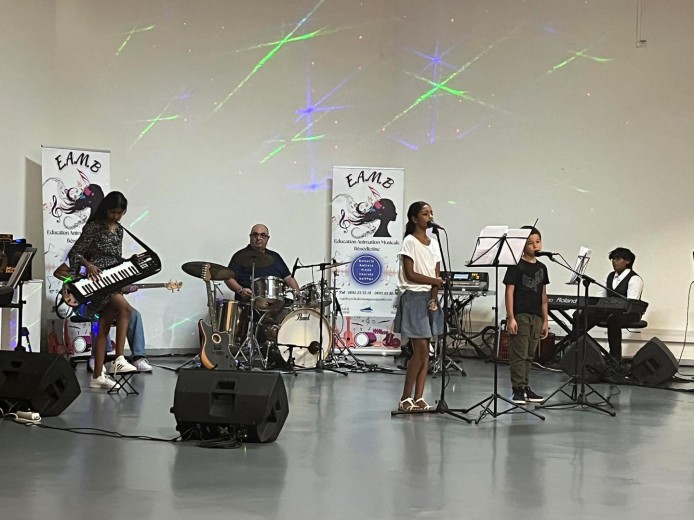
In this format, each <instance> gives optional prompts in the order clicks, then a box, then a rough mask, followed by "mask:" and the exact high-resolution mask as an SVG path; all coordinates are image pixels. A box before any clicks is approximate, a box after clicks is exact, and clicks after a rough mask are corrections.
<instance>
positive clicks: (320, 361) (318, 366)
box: [297, 262, 349, 376]
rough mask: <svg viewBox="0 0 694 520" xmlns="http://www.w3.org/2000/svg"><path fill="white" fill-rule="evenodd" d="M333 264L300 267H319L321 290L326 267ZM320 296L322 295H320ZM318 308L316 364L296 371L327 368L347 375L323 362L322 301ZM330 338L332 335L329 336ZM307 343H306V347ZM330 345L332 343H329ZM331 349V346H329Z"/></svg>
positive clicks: (313, 370) (322, 263)
mask: <svg viewBox="0 0 694 520" xmlns="http://www.w3.org/2000/svg"><path fill="white" fill-rule="evenodd" d="M331 265H333V263H332V262H321V263H319V264H311V265H302V266H301V268H302V269H308V268H313V267H318V268H319V269H320V287H321V291H322V290H323V287H324V286H325V271H326V269H329V268H330V266H331ZM320 296H321V297H322V295H320ZM319 304H320V306H319V308H320V310H319V311H318V312H319V313H320V319H319V320H318V343H319V344H320V345H319V350H318V361H316V366H315V367H310V368H302V367H299V368H298V369H297V371H298V372H318V373H322V372H323V370H329V371H330V372H335V373H336V374H340V375H343V376H346V375H349V374H348V373H347V372H343V371H341V370H337V369H336V368H332V367H326V366H325V363H324V362H323V322H324V321H326V320H325V311H324V305H323V302H322V301H320V302H319ZM330 339H331V340H332V336H331V338H330ZM308 346H309V345H306V347H308ZM331 346H332V343H331ZM331 350H332V348H331ZM330 355H332V352H330Z"/></svg>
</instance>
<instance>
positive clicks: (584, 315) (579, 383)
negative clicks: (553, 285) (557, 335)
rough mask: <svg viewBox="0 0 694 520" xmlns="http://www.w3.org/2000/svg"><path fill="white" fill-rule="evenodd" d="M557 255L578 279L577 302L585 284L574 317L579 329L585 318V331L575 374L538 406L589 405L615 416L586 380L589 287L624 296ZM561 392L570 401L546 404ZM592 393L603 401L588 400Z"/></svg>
mask: <svg viewBox="0 0 694 520" xmlns="http://www.w3.org/2000/svg"><path fill="white" fill-rule="evenodd" d="M555 256H559V257H560V258H561V259H562V260H564V258H563V257H562V256H561V255H554V254H550V255H549V259H550V260H551V261H552V262H554V263H555V264H557V265H560V266H561V267H563V268H564V269H568V270H569V271H571V272H572V273H573V274H572V276H571V279H574V278H575V279H576V284H577V285H576V295H577V299H576V301H577V302H580V301H581V297H580V294H581V287H580V285H579V284H578V281H579V280H580V282H581V283H582V284H583V286H584V288H585V289H584V296H583V305H582V306H580V305H579V307H580V308H581V316H580V317H579V316H578V315H576V316H575V317H574V330H575V331H578V330H579V327H578V321H579V318H581V319H583V329H584V330H583V333H582V335H581V360H580V362H579V356H578V352H574V369H573V375H572V376H571V377H570V378H569V380H568V381H566V382H565V383H564V384H563V385H561V386H560V387H559V388H557V389H556V390H555V391H554V392H552V393H551V394H550V395H549V396H548V397H547V398H546V399H545V400H544V401H542V403H540V404H539V405H537V408H544V409H552V408H560V409H561V408H569V407H576V406H583V407H588V408H592V409H593V410H598V411H600V412H603V413H606V414H607V415H609V416H610V417H614V416H615V415H617V413H616V412H615V411H614V410H609V409H607V408H604V405H608V406H609V407H610V408H614V406H612V403H610V401H609V400H607V399H606V398H605V396H603V395H602V394H601V393H600V392H598V391H597V390H596V389H595V388H593V386H592V385H591V384H590V383H587V382H586V378H585V371H586V339H587V336H588V309H589V299H588V294H589V289H590V284H591V283H594V284H596V285H598V286H600V287H602V288H603V289H605V290H606V291H607V292H608V293H614V294H616V295H617V296H619V297H620V298H624V296H622V295H621V294H617V293H615V291H613V290H612V289H608V288H607V287H605V286H604V285H602V284H600V283H598V282H596V281H595V280H594V279H593V278H591V277H590V276H587V275H585V274H583V273H582V272H579V271H578V270H576V269H572V268H571V266H570V265H568V263H567V262H566V260H564V262H563V263H562V262H558V261H557V260H555V259H554V257H555ZM576 349H578V345H576ZM579 364H580V365H581V367H580V373H579V367H578V365H579ZM567 386H573V389H572V390H571V393H570V394H569V393H567V392H566V391H565V390H564V388H566V387H567ZM586 387H587V388H589V389H590V392H588V393H586ZM559 392H561V393H562V394H564V395H565V396H566V397H568V398H569V401H568V402H563V403H554V404H546V403H547V402H548V401H549V400H550V399H551V398H552V397H554V396H555V395H557V394H558V393H559ZM592 394H595V395H597V396H598V397H599V398H600V399H601V400H602V403H591V402H590V401H589V400H588V397H590V396H591V395H592Z"/></svg>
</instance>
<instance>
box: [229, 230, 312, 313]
mask: <svg viewBox="0 0 694 520" xmlns="http://www.w3.org/2000/svg"><path fill="white" fill-rule="evenodd" d="M269 240H270V231H269V230H268V228H267V226H265V225H263V224H256V225H255V226H253V227H252V228H251V233H250V243H249V244H248V245H247V246H246V247H244V248H243V249H241V250H239V251H237V252H236V253H234V256H232V257H231V261H230V262H229V269H231V270H232V271H234V273H235V274H236V278H230V279H229V280H225V281H224V283H225V284H226V286H227V287H228V288H229V289H231V290H232V291H234V294H236V295H237V296H236V299H238V300H248V299H249V298H250V297H251V295H252V294H253V292H252V291H251V282H252V280H251V276H252V268H251V267H250V266H247V265H241V264H240V263H239V262H238V258H239V257H240V255H242V254H244V253H245V252H249V253H252V252H254V251H255V252H258V253H265V254H267V255H270V256H271V257H272V258H273V260H274V261H273V263H272V265H270V266H268V267H256V268H255V277H256V278H258V277H263V276H276V277H278V278H281V279H282V280H284V283H286V284H287V285H288V286H289V287H290V288H291V289H293V290H294V294H295V295H298V294H299V292H300V289H299V284H298V283H297V281H296V280H295V279H294V278H293V277H292V275H291V273H290V271H289V268H288V267H287V264H286V263H285V262H284V260H282V257H281V256H280V255H279V254H278V253H276V252H275V251H271V250H270V249H267V244H268V242H269Z"/></svg>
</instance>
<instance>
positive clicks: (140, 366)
mask: <svg viewBox="0 0 694 520" xmlns="http://www.w3.org/2000/svg"><path fill="white" fill-rule="evenodd" d="M133 366H134V367H135V368H137V371H138V372H151V371H152V365H150V364H149V362H148V361H147V359H146V358H143V357H142V358H138V359H136V360H135V361H133Z"/></svg>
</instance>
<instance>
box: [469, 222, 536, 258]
mask: <svg viewBox="0 0 694 520" xmlns="http://www.w3.org/2000/svg"><path fill="white" fill-rule="evenodd" d="M530 231H531V230H530V229H509V228H508V226H487V227H485V228H484V229H483V230H482V231H480V235H479V237H478V238H477V244H476V245H475V250H474V251H473V252H472V257H471V258H470V261H469V262H468V263H467V264H466V265H467V266H469V267H495V266H499V267H508V266H511V265H518V262H520V259H521V256H522V255H523V249H524V248H525V243H526V242H527V241H528V237H529V236H530Z"/></svg>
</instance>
